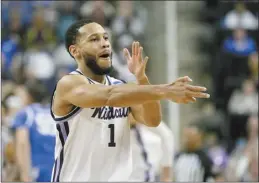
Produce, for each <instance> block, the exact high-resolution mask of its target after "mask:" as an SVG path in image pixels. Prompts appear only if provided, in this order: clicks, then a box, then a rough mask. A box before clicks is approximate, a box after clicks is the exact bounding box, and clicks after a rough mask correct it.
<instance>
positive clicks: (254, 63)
mask: <svg viewBox="0 0 259 183" xmlns="http://www.w3.org/2000/svg"><path fill="white" fill-rule="evenodd" d="M248 66H249V69H250V77H251V79H252V80H253V81H254V82H255V83H256V85H257V86H258V52H254V53H252V54H251V55H249V58H248Z"/></svg>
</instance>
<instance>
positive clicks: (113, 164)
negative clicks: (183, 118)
mask: <svg viewBox="0 0 259 183" xmlns="http://www.w3.org/2000/svg"><path fill="white" fill-rule="evenodd" d="M66 48H67V50H68V52H69V54H70V55H71V56H72V57H73V58H74V59H75V60H76V62H77V64H78V69H77V70H76V71H74V72H71V73H70V74H69V75H67V76H64V77H63V78H61V80H60V81H59V82H58V83H57V86H56V89H55V92H54V95H53V100H52V110H51V114H52V117H53V118H54V119H55V121H56V122H57V135H56V136H57V140H56V149H55V159H56V160H55V164H54V168H53V173H52V181H54V182H57V181H64V182H66V181H68V182H69V181H72V182H73V181H127V180H128V179H129V176H130V174H131V172H132V156H131V148H130V126H129V124H128V120H127V118H128V115H133V117H134V118H135V119H136V120H137V121H139V122H141V123H143V124H145V125H147V126H150V127H156V126H158V125H159V123H160V121H161V109H160V104H159V101H160V100H163V99H164V100H171V101H174V102H177V103H189V102H192V101H195V97H198V98H208V94H206V93H203V92H204V91H205V90H206V89H205V88H204V87H199V86H191V85H189V84H188V82H189V81H190V78H188V77H183V78H180V79H178V80H177V81H176V82H173V83H171V84H161V85H148V84H149V83H148V79H147V77H146V76H145V75H142V70H143V67H145V63H146V62H147V57H146V58H145V59H144V60H142V56H141V52H142V48H140V46H139V43H133V46H132V57H131V55H130V54H129V51H128V50H126V49H125V50H124V52H125V56H126V58H127V61H128V66H129V69H130V71H131V72H132V73H133V74H134V75H135V76H136V79H137V81H138V85H137V84H126V83H124V82H123V81H121V80H119V79H115V78H112V77H110V76H108V74H109V72H110V70H111V68H112V52H111V45H110V41H109V37H108V35H107V33H106V32H105V30H104V28H103V27H102V26H101V25H99V24H97V23H95V22H88V21H84V20H81V21H78V22H75V23H74V24H72V25H71V26H70V27H69V28H68V30H67V32H66ZM144 84H146V85H144Z"/></svg>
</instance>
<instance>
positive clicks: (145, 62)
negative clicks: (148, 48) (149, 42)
mask: <svg viewBox="0 0 259 183" xmlns="http://www.w3.org/2000/svg"><path fill="white" fill-rule="evenodd" d="M148 59H149V58H148V57H145V59H144V61H143V68H144V70H146V67H147V62H148Z"/></svg>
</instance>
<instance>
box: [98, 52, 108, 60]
mask: <svg viewBox="0 0 259 183" xmlns="http://www.w3.org/2000/svg"><path fill="white" fill-rule="evenodd" d="M100 57H101V58H104V59H108V58H110V54H109V53H105V54H102V55H100Z"/></svg>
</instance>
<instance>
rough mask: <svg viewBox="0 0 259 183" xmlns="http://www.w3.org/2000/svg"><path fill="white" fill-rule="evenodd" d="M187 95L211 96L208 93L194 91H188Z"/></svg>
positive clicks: (196, 96)
mask: <svg viewBox="0 0 259 183" xmlns="http://www.w3.org/2000/svg"><path fill="white" fill-rule="evenodd" d="M186 96H187V97H195V98H209V97H210V95H209V94H207V93H202V92H193V91H186Z"/></svg>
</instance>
